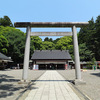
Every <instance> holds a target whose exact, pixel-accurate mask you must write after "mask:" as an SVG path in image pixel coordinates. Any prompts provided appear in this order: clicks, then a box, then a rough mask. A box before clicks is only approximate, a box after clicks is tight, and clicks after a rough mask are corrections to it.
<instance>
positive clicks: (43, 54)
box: [31, 50, 72, 59]
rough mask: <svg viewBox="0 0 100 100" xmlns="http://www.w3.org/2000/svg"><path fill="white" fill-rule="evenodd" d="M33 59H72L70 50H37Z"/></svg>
mask: <svg viewBox="0 0 100 100" xmlns="http://www.w3.org/2000/svg"><path fill="white" fill-rule="evenodd" d="M31 59H72V58H71V56H70V54H69V51H68V50H36V51H34V53H33V55H32V58H31Z"/></svg>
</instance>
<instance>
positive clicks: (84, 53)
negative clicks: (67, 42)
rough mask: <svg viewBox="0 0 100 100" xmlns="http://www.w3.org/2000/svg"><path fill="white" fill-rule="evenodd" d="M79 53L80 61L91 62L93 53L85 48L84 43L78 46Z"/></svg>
mask: <svg viewBox="0 0 100 100" xmlns="http://www.w3.org/2000/svg"><path fill="white" fill-rule="evenodd" d="M79 53H80V60H81V61H91V59H92V57H93V53H92V51H90V50H89V49H88V48H87V47H86V43H83V44H80V45H79Z"/></svg>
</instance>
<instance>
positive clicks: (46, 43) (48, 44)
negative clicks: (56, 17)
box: [42, 41, 55, 50]
mask: <svg viewBox="0 0 100 100" xmlns="http://www.w3.org/2000/svg"><path fill="white" fill-rule="evenodd" d="M42 49H43V50H54V49H55V44H54V43H53V42H49V41H44V42H42Z"/></svg>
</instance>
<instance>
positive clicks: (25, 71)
mask: <svg viewBox="0 0 100 100" xmlns="http://www.w3.org/2000/svg"><path fill="white" fill-rule="evenodd" d="M30 33H31V27H30V26H27V31H26V43H25V53H24V66H23V75H22V81H24V82H26V81H27V78H28V68H29V57H30Z"/></svg>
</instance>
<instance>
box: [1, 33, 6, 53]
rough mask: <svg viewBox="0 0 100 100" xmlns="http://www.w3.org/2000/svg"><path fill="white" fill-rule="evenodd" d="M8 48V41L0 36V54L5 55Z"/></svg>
mask: <svg viewBox="0 0 100 100" xmlns="http://www.w3.org/2000/svg"><path fill="white" fill-rule="evenodd" d="M7 48H8V41H7V39H6V38H5V37H4V36H3V35H1V34H0V52H2V53H4V54H6V53H7Z"/></svg>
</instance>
